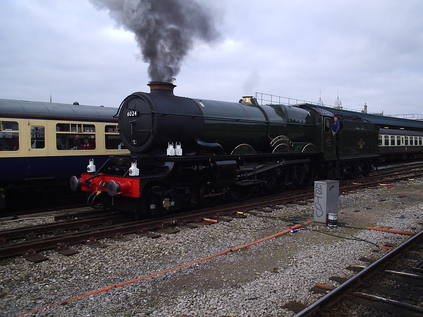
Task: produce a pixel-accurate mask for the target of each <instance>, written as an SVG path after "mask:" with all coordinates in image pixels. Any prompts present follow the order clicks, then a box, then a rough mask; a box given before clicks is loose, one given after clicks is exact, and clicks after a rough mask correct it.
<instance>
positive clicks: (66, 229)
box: [0, 167, 423, 262]
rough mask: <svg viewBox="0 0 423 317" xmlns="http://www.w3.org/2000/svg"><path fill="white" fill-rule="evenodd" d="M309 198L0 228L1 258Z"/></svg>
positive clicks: (31, 256) (34, 255)
mask: <svg viewBox="0 0 423 317" xmlns="http://www.w3.org/2000/svg"><path fill="white" fill-rule="evenodd" d="M398 173H400V174H398ZM420 176H423V170H422V169H421V168H418V167H413V168H412V169H411V170H410V169H409V168H408V169H407V170H406V172H405V171H401V172H398V171H395V170H394V171H392V172H391V173H384V174H383V175H380V176H378V177H377V176H371V177H368V178H362V179H360V181H359V182H357V181H355V182H346V183H345V184H344V185H342V186H341V190H342V191H343V192H348V191H354V190H357V189H360V188H366V187H371V186H377V185H380V183H381V182H387V181H389V182H394V181H400V180H404V179H409V178H414V177H420ZM312 198H313V191H312V190H310V189H306V190H293V191H289V192H283V193H279V194H277V195H269V196H264V197H257V198H255V199H251V200H248V201H244V202H237V203H230V204H226V205H220V206H217V207H211V208H204V209H200V210H195V211H189V212H184V213H176V214H171V215H167V216H166V215H165V216H161V217H158V218H156V219H146V220H140V221H130V220H128V219H125V218H122V216H119V215H113V214H112V215H102V214H101V213H100V215H99V216H98V217H92V218H90V217H88V216H87V215H84V217H83V219H77V220H68V221H59V222H55V223H52V224H46V225H39V226H30V227H24V228H19V229H12V230H5V231H0V258H7V257H14V256H20V255H24V256H25V257H26V258H27V259H28V260H31V261H34V262H39V261H41V260H44V259H45V258H44V257H43V256H41V255H39V252H40V251H43V250H49V249H56V250H58V251H59V252H61V253H63V254H65V255H70V254H74V252H75V251H74V250H72V249H71V246H72V245H75V244H80V243H85V242H87V241H91V242H93V241H96V240H97V239H102V238H113V237H115V238H120V237H121V236H122V235H126V234H129V233H140V234H149V235H152V236H154V234H152V233H151V231H155V230H158V229H165V228H172V227H173V228H175V226H195V223H208V224H209V223H216V222H218V221H221V220H223V221H225V220H228V218H226V219H225V217H229V218H233V217H246V214H245V212H248V211H251V209H257V208H266V207H273V206H275V205H278V204H287V203H298V202H300V201H301V202H304V201H306V200H309V199H312ZM73 217H75V215H74V216H73ZM76 217H77V216H76ZM77 218H78V217H77ZM57 219H61V220H63V219H66V216H65V215H62V216H61V217H58V218H57ZM71 219H73V218H71ZM173 230H174V229H173ZM156 235H157V234H156Z"/></svg>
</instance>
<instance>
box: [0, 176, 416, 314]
mask: <svg viewBox="0 0 423 317" xmlns="http://www.w3.org/2000/svg"><path fill="white" fill-rule="evenodd" d="M340 207H341V209H340V212H339V214H338V221H339V223H340V226H339V227H336V228H333V229H329V228H327V227H326V226H324V225H317V224H312V225H309V226H306V227H304V228H301V229H300V230H299V231H298V232H295V233H289V234H287V235H284V236H281V237H278V238H275V239H271V240H268V241H265V242H263V243H260V244H257V245H253V246H251V247H248V248H245V249H242V250H240V251H237V252H233V253H229V254H227V255H223V256H219V257H215V258H212V259H210V260H208V261H205V262H202V263H197V264H193V265H191V266H189V267H185V268H181V269H178V270H174V271H172V272H169V273H166V274H162V275H159V276H157V277H153V278H148V279H145V280H143V281H138V282H136V283H133V284H129V285H125V286H121V287H118V288H114V289H111V290H109V291H107V292H103V293H99V294H95V295H92V296H87V297H84V298H81V299H79V300H76V301H73V302H70V303H67V304H64V305H55V306H52V307H49V308H47V309H45V310H40V311H39V312H37V313H36V314H35V315H36V316H293V315H294V312H292V311H290V310H288V309H286V308H284V306H285V305H286V304H288V303H290V302H301V303H303V304H311V303H312V302H313V301H315V300H316V299H318V298H319V297H320V296H321V294H315V293H313V292H312V291H311V288H312V287H313V286H314V285H315V283H327V284H331V285H335V286H336V283H335V282H333V281H332V280H330V277H333V276H340V277H349V276H352V275H353V272H351V271H349V270H347V269H346V268H347V267H348V266H350V265H354V264H366V263H365V262H362V261H360V258H362V257H366V258H370V259H373V260H376V259H377V258H379V257H381V256H382V255H383V254H385V253H386V252H388V251H385V250H381V249H379V248H377V247H376V245H387V244H391V245H394V246H396V245H398V244H400V243H401V242H402V241H404V240H405V239H407V238H408V237H407V236H402V235H394V234H390V233H384V232H376V231H369V230H363V229H359V227H366V226H376V225H377V226H384V227H386V228H393V229H396V230H404V231H413V232H418V231H420V230H422V223H423V180H422V179H418V180H414V181H408V182H401V183H396V184H395V185H394V186H392V187H382V186H381V187H377V188H372V189H366V190H360V191H358V192H356V193H349V194H346V195H342V196H341V197H340ZM312 214H313V206H312V203H308V204H306V205H287V206H278V207H275V209H274V210H273V211H272V212H265V211H263V210H260V209H257V210H255V211H254V212H251V213H250V214H249V215H248V216H247V218H235V219H233V220H232V221H229V222H220V223H218V224H213V225H204V226H203V225H199V226H198V227H197V228H187V227H182V228H181V231H180V232H178V233H176V234H165V233H163V234H162V236H161V237H160V238H157V239H152V238H149V237H147V236H140V235H129V236H128V238H129V240H128V241H115V240H110V239H105V240H101V242H102V243H104V244H105V245H107V247H106V248H91V247H89V246H86V245H79V246H76V247H74V248H75V249H76V250H78V251H79V253H78V254H76V255H74V256H71V257H66V256H63V255H60V254H58V253H56V252H54V251H48V252H43V253H42V254H43V255H45V256H47V257H48V258H49V260H48V261H45V262H41V263H38V264H34V263H31V262H28V261H27V260H25V259H24V258H21V257H19V258H13V259H4V260H1V262H0V279H1V285H0V311H1V312H2V313H1V314H0V315H1V316H15V315H18V314H20V313H24V312H28V311H31V310H32V309H34V308H37V307H40V306H43V305H47V304H52V303H58V302H61V301H63V300H65V299H67V298H72V297H75V296H79V295H82V294H85V293H87V292H92V291H95V290H98V289H102V288H104V287H107V286H109V285H113V284H116V283H121V282H125V281H131V280H134V279H137V278H140V277H143V276H147V275H150V274H153V273H156V272H160V271H162V270H165V269H168V268H172V267H175V266H178V265H181V264H184V263H187V262H190V261H192V260H195V259H199V258H202V257H206V256H209V255H211V254H214V253H218V252H221V251H223V250H226V249H229V248H233V247H236V246H238V245H242V244H245V243H249V242H251V241H254V240H257V239H260V238H262V237H265V236H267V235H271V234H273V233H276V232H279V231H282V230H285V229H286V228H288V227H289V226H291V225H293V224H295V223H302V222H305V221H307V220H309V219H312ZM37 221H40V222H41V223H42V221H43V220H42V219H38V220H37ZM9 223H10V225H11V226H13V222H12V221H9ZM341 225H348V226H349V227H345V226H341ZM4 227H6V225H2V228H4ZM342 237H344V238H342Z"/></svg>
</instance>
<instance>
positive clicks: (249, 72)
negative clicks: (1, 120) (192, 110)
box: [0, 0, 423, 114]
mask: <svg viewBox="0 0 423 317" xmlns="http://www.w3.org/2000/svg"><path fill="white" fill-rule="evenodd" d="M198 2H200V3H201V2H203V3H207V5H209V6H213V7H212V8H211V10H213V14H214V15H215V17H216V20H217V25H218V29H219V31H220V33H221V38H220V40H219V41H218V42H216V43H214V44H213V45H211V46H210V45H207V44H204V43H197V44H196V45H195V48H194V49H193V50H192V51H191V52H190V53H189V55H188V56H187V57H186V58H185V60H184V62H183V64H182V69H181V72H180V74H179V75H178V76H177V78H176V85H177V86H178V87H177V88H176V89H175V93H176V94H178V95H181V96H188V97H197V98H203V99H217V100H226V101H238V99H239V98H240V97H241V96H242V95H251V94H254V93H255V92H256V91H259V92H265V93H270V94H275V95H281V96H287V97H294V98H299V99H305V100H311V101H317V100H318V99H319V97H320V96H321V98H322V99H323V101H324V102H325V103H327V104H332V105H333V104H334V102H335V100H336V97H337V94H339V96H340V98H341V100H342V103H343V105H344V106H346V107H348V108H352V109H360V108H361V107H362V105H363V104H364V103H365V102H366V103H367V104H368V106H369V111H370V112H377V111H379V112H380V111H384V112H385V113H389V114H400V113H420V114H421V113H423V108H422V107H423V19H422V15H423V1H421V0H414V1H413V0H403V1H398V0H371V1H369V0H351V1H349V0H345V1H339V0H332V1H331V0H321V1H319V0H307V1H306V0H297V1H295V0H261V1H256V0H214V1H210V0H198ZM0 40H1V41H0V43H1V44H0V98H10V99H24V100H41V101H47V100H48V99H49V96H50V95H52V96H53V101H56V102H64V103H72V102H74V101H79V102H80V103H81V104H90V105H105V106H117V105H119V103H120V102H121V100H122V99H123V98H124V97H125V96H127V95H128V94H130V93H132V92H134V91H140V90H142V91H148V87H147V86H146V84H147V82H148V81H149V78H148V75H147V66H148V65H147V64H146V63H144V62H143V60H142V58H141V54H140V51H139V48H138V47H137V45H136V42H135V40H134V36H133V34H131V33H130V32H128V31H125V30H123V29H122V28H119V27H118V26H117V24H116V23H115V21H114V20H112V18H110V16H109V15H108V13H107V11H101V10H98V9H97V8H95V7H94V6H93V5H92V4H91V2H89V1H88V0H72V1H68V0H1V1H0Z"/></svg>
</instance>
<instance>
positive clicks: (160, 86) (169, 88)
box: [148, 81, 176, 96]
mask: <svg viewBox="0 0 423 317" xmlns="http://www.w3.org/2000/svg"><path fill="white" fill-rule="evenodd" d="M148 86H150V93H151V94H166V95H170V96H173V89H174V88H175V87H176V85H174V84H172V83H169V82H165V81H150V82H149V83H148Z"/></svg>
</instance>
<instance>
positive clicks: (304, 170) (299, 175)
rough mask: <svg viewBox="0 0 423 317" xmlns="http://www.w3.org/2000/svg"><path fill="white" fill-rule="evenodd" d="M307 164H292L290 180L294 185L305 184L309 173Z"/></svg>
mask: <svg viewBox="0 0 423 317" xmlns="http://www.w3.org/2000/svg"><path fill="white" fill-rule="evenodd" d="M309 170H310V169H309V166H308V165H307V164H302V165H294V166H293V167H292V171H291V178H292V182H293V183H294V185H296V186H302V185H305V184H306V182H307V177H308V174H309Z"/></svg>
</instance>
